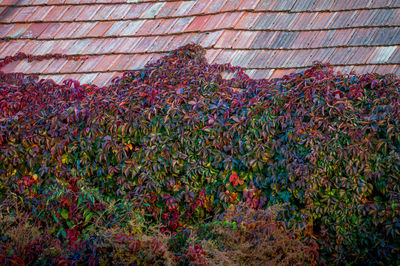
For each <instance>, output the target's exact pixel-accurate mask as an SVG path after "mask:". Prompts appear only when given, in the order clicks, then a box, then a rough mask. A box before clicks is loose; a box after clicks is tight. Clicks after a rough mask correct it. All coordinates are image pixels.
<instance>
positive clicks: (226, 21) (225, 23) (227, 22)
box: [219, 12, 244, 28]
mask: <svg viewBox="0 0 400 266" xmlns="http://www.w3.org/2000/svg"><path fill="white" fill-rule="evenodd" d="M243 14H244V13H243V12H230V13H225V15H224V17H223V18H222V20H221V21H220V24H219V27H220V28H234V27H235V25H236V24H237V23H238V20H239V19H240V18H241V17H242V16H243Z"/></svg>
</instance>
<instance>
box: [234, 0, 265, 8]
mask: <svg viewBox="0 0 400 266" xmlns="http://www.w3.org/2000/svg"><path fill="white" fill-rule="evenodd" d="M259 2H260V0H242V2H241V3H240V5H239V7H238V10H243V9H244V10H254V9H255V8H256V7H257V5H258V4H259Z"/></svg>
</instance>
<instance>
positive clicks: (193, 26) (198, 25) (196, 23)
mask: <svg viewBox="0 0 400 266" xmlns="http://www.w3.org/2000/svg"><path fill="white" fill-rule="evenodd" d="M210 19H211V15H207V16H198V17H195V18H194V19H193V21H192V22H191V23H190V24H189V26H188V27H187V28H186V30H187V31H201V30H202V29H203V27H204V25H205V24H206V23H207V22H208V20H210Z"/></svg>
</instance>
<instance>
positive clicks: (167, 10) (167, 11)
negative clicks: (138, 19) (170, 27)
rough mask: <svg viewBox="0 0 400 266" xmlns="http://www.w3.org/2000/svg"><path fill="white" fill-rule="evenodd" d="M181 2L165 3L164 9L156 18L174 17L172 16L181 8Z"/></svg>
mask: <svg viewBox="0 0 400 266" xmlns="http://www.w3.org/2000/svg"><path fill="white" fill-rule="evenodd" d="M179 6H180V3H179V2H168V3H165V5H164V6H163V8H162V9H161V10H160V11H159V12H158V14H157V15H156V18H165V17H172V14H174V13H175V11H176V10H177V9H178V8H179Z"/></svg>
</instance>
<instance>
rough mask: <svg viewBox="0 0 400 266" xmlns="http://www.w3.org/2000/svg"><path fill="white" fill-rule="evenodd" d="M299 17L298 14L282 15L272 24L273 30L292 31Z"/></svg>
mask: <svg viewBox="0 0 400 266" xmlns="http://www.w3.org/2000/svg"><path fill="white" fill-rule="evenodd" d="M297 16H298V13H282V14H280V15H279V17H278V18H277V19H276V20H275V21H274V23H272V27H273V29H282V30H283V29H290V26H291V25H292V23H293V21H294V18H295V17H297Z"/></svg>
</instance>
